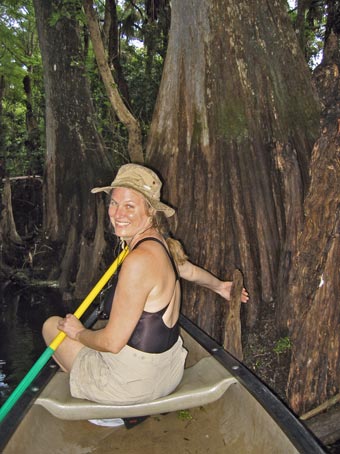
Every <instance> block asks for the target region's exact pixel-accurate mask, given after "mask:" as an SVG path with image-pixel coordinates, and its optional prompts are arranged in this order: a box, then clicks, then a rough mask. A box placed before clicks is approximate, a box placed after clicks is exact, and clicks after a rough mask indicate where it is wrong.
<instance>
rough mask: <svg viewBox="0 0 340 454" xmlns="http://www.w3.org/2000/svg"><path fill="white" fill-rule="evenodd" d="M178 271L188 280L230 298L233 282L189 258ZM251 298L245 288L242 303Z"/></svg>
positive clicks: (227, 298)
mask: <svg viewBox="0 0 340 454" xmlns="http://www.w3.org/2000/svg"><path fill="white" fill-rule="evenodd" d="M178 271H179V274H180V276H181V278H182V279H185V280H186V281H190V282H194V283H195V284H197V285H200V286H201V287H206V288H208V289H209V290H212V291H213V292H215V293H217V294H218V295H220V296H222V298H225V299H226V300H228V301H229V300H230V290H231V286H232V282H230V281H221V280H220V279H218V278H217V277H215V276H214V275H213V274H211V273H209V271H206V270H204V269H203V268H200V267H199V266H197V265H194V264H193V263H191V262H189V261H188V260H187V261H185V262H184V263H183V264H182V265H179V266H178ZM248 299H249V296H248V292H247V291H246V290H245V289H243V290H242V295H241V301H242V303H246V302H247V301H248Z"/></svg>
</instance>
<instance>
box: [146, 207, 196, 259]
mask: <svg viewBox="0 0 340 454" xmlns="http://www.w3.org/2000/svg"><path fill="white" fill-rule="evenodd" d="M151 217H152V227H154V228H155V229H157V230H158V231H159V233H160V234H161V235H163V236H164V238H165V241H166V243H167V245H168V247H169V250H170V254H171V255H172V257H173V259H174V261H175V263H176V265H183V263H184V262H186V261H187V260H188V256H187V255H186V253H185V252H184V249H183V246H182V244H181V243H180V242H179V241H178V240H176V239H175V238H172V236H171V232H170V228H169V223H168V219H167V218H166V216H165V215H164V213H163V212H162V211H154V210H153V213H152V214H151Z"/></svg>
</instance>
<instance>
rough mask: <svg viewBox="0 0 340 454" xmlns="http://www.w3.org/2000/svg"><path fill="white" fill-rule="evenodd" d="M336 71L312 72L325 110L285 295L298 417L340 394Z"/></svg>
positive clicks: (339, 81)
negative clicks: (301, 224)
mask: <svg viewBox="0 0 340 454" xmlns="http://www.w3.org/2000/svg"><path fill="white" fill-rule="evenodd" d="M335 39H336V38H335ZM339 69H340V66H339V65H338V64H335V63H333V64H329V63H328V64H322V65H321V66H320V67H318V68H317V69H316V71H315V79H316V83H317V85H318V87H319V91H320V95H321V99H322V103H323V106H324V110H323V115H322V123H321V124H322V132H321V136H320V138H319V139H318V140H317V142H316V143H315V146H314V149H313V154H312V161H311V185H310V190H309V193H308V195H307V197H306V200H305V221H304V227H303V230H302V232H301V235H300V237H299V241H298V251H297V254H296V256H295V257H294V260H293V262H292V272H291V279H290V281H289V286H288V293H287V297H286V298H287V300H288V306H289V307H291V308H292V312H291V313H290V314H289V315H290V316H289V319H288V325H289V328H290V332H291V336H292V339H293V348H292V362H291V366H290V372H289V377H288V385H287V394H288V397H289V402H290V405H291V406H292V408H293V409H294V410H295V411H296V412H297V413H301V412H306V411H308V410H310V409H311V408H313V407H314V406H316V405H319V404H320V403H322V402H323V401H325V400H326V399H328V398H329V397H331V396H333V395H334V394H336V393H338V392H339V390H340V386H339V376H340V361H339V352H340V329H339V328H340V326H339V320H340V298H339V295H340V240H339V232H340V192H339V187H340V162H339V153H340V120H339V116H340V96H339V92H340V77H339Z"/></svg>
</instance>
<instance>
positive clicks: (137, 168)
mask: <svg viewBox="0 0 340 454" xmlns="http://www.w3.org/2000/svg"><path fill="white" fill-rule="evenodd" d="M114 188H129V189H134V190H135V191H137V192H139V193H140V194H142V195H143V196H144V197H145V198H146V199H147V200H148V202H149V203H150V205H151V206H152V207H153V208H154V209H155V210H157V211H162V212H163V213H164V214H165V216H166V217H168V218H169V217H171V216H173V215H174V214H175V210H174V209H173V208H171V207H170V206H168V205H166V204H165V203H163V202H161V200H160V199H161V188H162V182H161V180H160V179H159V178H158V176H157V175H156V173H155V172H153V171H152V170H151V169H149V168H148V167H144V166H141V165H139V164H125V165H123V166H122V167H120V169H119V170H118V173H117V175H116V177H115V179H114V180H113V181H112V183H111V184H110V186H103V187H101V188H93V189H92V190H91V192H92V193H97V192H102V191H104V192H106V193H107V194H109V193H110V192H111V191H112V189H114Z"/></svg>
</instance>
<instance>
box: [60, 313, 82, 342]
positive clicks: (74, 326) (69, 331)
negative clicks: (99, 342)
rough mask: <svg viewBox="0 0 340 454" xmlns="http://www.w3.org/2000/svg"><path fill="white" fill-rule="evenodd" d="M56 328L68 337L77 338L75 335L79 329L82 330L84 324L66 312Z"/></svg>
mask: <svg viewBox="0 0 340 454" xmlns="http://www.w3.org/2000/svg"><path fill="white" fill-rule="evenodd" d="M57 328H58V329H59V330H60V331H63V332H64V333H65V334H66V335H67V336H68V337H69V338H70V339H73V340H77V335H78V334H79V333H80V331H83V329H84V326H83V324H82V323H81V322H80V321H79V320H78V319H77V317H75V316H74V315H73V314H67V315H66V317H65V318H62V319H61V320H60V321H59V323H58V326H57Z"/></svg>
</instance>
